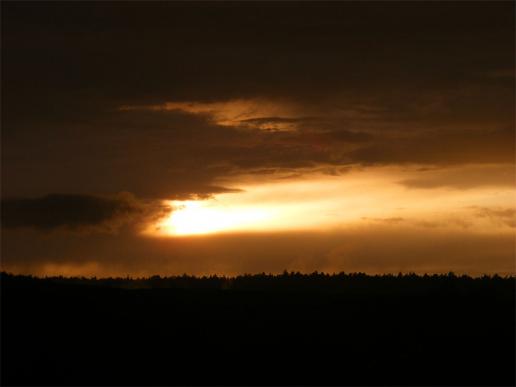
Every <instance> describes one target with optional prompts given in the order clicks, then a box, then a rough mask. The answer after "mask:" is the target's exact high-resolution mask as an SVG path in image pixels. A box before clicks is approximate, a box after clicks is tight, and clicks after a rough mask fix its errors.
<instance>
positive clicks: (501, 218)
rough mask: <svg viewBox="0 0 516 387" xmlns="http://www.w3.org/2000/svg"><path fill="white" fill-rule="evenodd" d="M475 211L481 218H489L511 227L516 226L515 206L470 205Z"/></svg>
mask: <svg viewBox="0 0 516 387" xmlns="http://www.w3.org/2000/svg"><path fill="white" fill-rule="evenodd" d="M470 208H471V209H472V210H473V211H474V213H475V214H476V215H477V216H479V217H481V218H488V219H489V220H491V221H493V222H495V223H497V224H502V225H506V226H508V227H511V228H516V209H515V208H499V207H498V208H489V207H480V206H472V207H470Z"/></svg>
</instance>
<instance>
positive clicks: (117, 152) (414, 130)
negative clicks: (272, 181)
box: [2, 2, 514, 198]
mask: <svg viewBox="0 0 516 387" xmlns="http://www.w3.org/2000/svg"><path fill="white" fill-rule="evenodd" d="M513 11H514V4H512V3H510V2H507V3H500V2H497V3H494V4H488V3H484V2H461V3H459V2H457V3H446V5H443V4H441V3H439V2H417V3H408V2H388V3H371V2H362V3H360V2H331V3H321V4H319V3H315V2H313V3H306V2H302V3H291V2H288V3H277V4H276V3H263V2H257V3H254V2H244V3H238V4H236V3H202V2H194V3H191V4H190V3H182V2H178V3H174V2H168V3H152V4H145V3H121V2H107V3H106V2H104V3H102V4H100V3H94V2H86V3H80V4H79V3H70V4H67V3H43V2H3V3H2V24H3V31H2V51H3V52H2V53H3V58H2V97H3V98H2V116H3V117H2V120H3V122H2V124H3V125H2V175H3V179H4V181H3V187H2V190H3V194H4V195H10V196H21V195H29V196H35V195H44V194H48V193H50V192H78V193H81V194H89V193H90V192H119V191H130V192H134V193H135V194H137V195H142V196H148V197H168V198H184V197H190V196H192V195H201V196H206V195H210V194H213V193H217V192H224V191H225V190H228V189H229V190H230V189H231V188H228V187H222V186H220V184H218V183H217V179H218V178H220V177H225V176H227V175H230V174H234V173H241V172H244V173H245V172H250V171H253V170H263V169H264V168H276V169H278V168H294V169H296V168H306V167H310V166H314V167H315V166H317V165H318V164H329V165H330V166H347V165H353V164H399V163H423V164H425V163H426V164H441V165H443V164H453V163H470V162H480V163H493V162H494V163H496V162H510V161H512V158H513V154H514V141H513V138H514V136H513V131H514V124H513V117H514V82H513V79H511V77H507V76H505V75H506V74H507V73H508V69H513V68H514V34H513V31H514V19H513V17H512V15H513ZM364 26H367V28H365V27H364ZM257 31H259V32H257ZM493 74H495V75H496V74H498V75H500V74H502V75H503V74H505V75H504V76H493ZM256 98H259V99H261V100H267V101H272V103H276V102H277V103H278V104H282V103H284V102H285V101H287V102H290V103H293V104H295V105H296V106H297V112H296V114H295V116H292V117H291V116H288V117H286V116H285V117H284V116H281V115H270V114H266V115H258V116H256V117H251V118H245V119H242V120H241V122H240V123H238V122H236V123H235V125H234V127H223V126H220V125H217V124H216V123H215V122H214V120H213V119H212V117H210V113H206V112H204V113H202V114H201V113H200V114H186V113H184V112H180V111H173V112H166V111H146V110H145V109H137V110H135V111H120V110H119V109H120V108H121V107H124V106H141V107H146V106H147V107H149V106H155V105H160V104H166V103H167V102H182V101H183V102H192V103H200V102H218V101H231V100H234V99H256ZM275 114H276V113H275ZM237 121H238V119H237ZM250 125H251V126H253V125H254V126H258V127H260V126H265V127H266V128H267V127H271V128H272V129H275V128H276V127H277V126H281V125H287V126H288V125H291V126H293V127H294V129H298V132H297V133H277V132H274V131H272V132H271V133H253V132H252V131H243V130H239V129H243V128H245V127H248V126H250ZM239 127H240V128H239ZM500 128H507V130H505V131H504V130H502V129H500ZM29 155H30V156H29Z"/></svg>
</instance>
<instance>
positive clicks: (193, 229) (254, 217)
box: [158, 200, 268, 236]
mask: <svg viewBox="0 0 516 387" xmlns="http://www.w3.org/2000/svg"><path fill="white" fill-rule="evenodd" d="M169 205H170V206H171V208H172V212H171V214H170V216H169V217H167V218H166V219H165V220H164V221H162V222H161V223H160V224H159V225H158V228H159V229H160V230H161V231H162V232H163V233H165V234H166V235H172V236H173V235H176V236H182V235H202V234H211V233H219V232H225V231H238V230H240V229H242V228H247V227H248V226H249V225H251V224H253V225H256V224H259V223H260V222H261V221H264V220H265V219H267V218H268V213H267V211H266V210H264V209H259V208H242V207H239V206H236V207H233V206H223V205H220V204H219V203H216V202H214V201H212V200H206V201H203V200H198V201H194V200H186V201H171V202H169Z"/></svg>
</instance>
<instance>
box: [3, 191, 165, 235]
mask: <svg viewBox="0 0 516 387" xmlns="http://www.w3.org/2000/svg"><path fill="white" fill-rule="evenodd" d="M1 204H2V207H1V208H2V227H4V228H33V229H38V230H46V231H48V230H54V229H60V228H61V229H67V230H72V231H114V230H116V229H117V228H118V227H120V226H121V225H123V224H125V223H128V222H130V221H131V220H134V219H135V217H140V218H143V217H148V218H150V217H153V216H158V215H159V214H160V213H161V214H164V213H165V209H164V208H162V207H161V206H160V205H158V204H156V203H153V204H149V203H146V204H144V203H142V202H139V201H138V200H137V199H136V198H135V197H134V196H133V195H131V194H129V193H120V194H118V195H116V196H113V197H103V196H91V195H63V194H52V195H47V196H44V197H38V198H6V199H3V200H2V203H1Z"/></svg>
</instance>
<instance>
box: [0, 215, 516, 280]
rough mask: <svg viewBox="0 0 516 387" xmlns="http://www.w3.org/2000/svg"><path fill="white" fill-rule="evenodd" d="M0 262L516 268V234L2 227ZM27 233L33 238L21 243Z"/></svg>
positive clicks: (148, 268)
mask: <svg viewBox="0 0 516 387" xmlns="http://www.w3.org/2000/svg"><path fill="white" fill-rule="evenodd" d="M7 232H8V233H9V237H8V238H4V241H3V244H2V254H3V255H2V268H3V269H4V270H9V271H13V272H24V273H32V274H39V275H43V274H60V273H80V270H81V269H82V268H84V267H87V268H88V271H87V273H88V274H89V275H97V276H109V275H119V276H125V275H127V274H130V275H134V276H138V275H153V274H161V275H167V274H179V275H180V274H183V273H189V274H196V275H203V274H215V273H217V274H230V275H231V274H242V273H260V272H262V271H264V272H273V273H281V272H282V271H283V270H284V269H287V270H294V271H297V270H299V271H302V272H313V271H314V270H318V271H327V272H334V271H336V272H339V271H347V272H355V271H363V272H367V273H398V272H399V271H403V272H410V271H414V272H418V273H425V272H426V273H433V272H444V273H446V272H448V271H450V270H451V271H455V272H457V273H469V274H472V275H481V274H483V273H491V274H492V273H505V274H509V273H510V274H514V273H515V272H516V267H515V263H514V253H515V250H514V248H515V247H514V235H513V233H503V234H496V235H493V234H482V233H472V232H468V231H466V230H460V229H457V230H446V231H442V230H439V229H434V228H417V227H412V226H404V225H403V223H399V224H398V225H397V226H396V227H393V226H392V225H391V224H382V223H379V224H378V225H367V226H365V227H361V228H356V229H350V230H342V231H339V232H320V233H317V232H315V233H314V232H306V233H304V232H290V233H265V234H227V235H212V236H198V237H191V238H141V237H137V236H135V235H131V234H128V233H121V234H120V235H117V237H116V238H113V237H112V236H109V235H105V234H89V235H87V236H79V235H76V234H71V235H69V236H68V238H67V239H66V240H65V241H63V238H62V237H60V236H59V235H50V236H46V237H45V236H44V235H41V233H30V234H28V235H25V234H22V233H21V231H20V230H7ZM27 238H30V240H31V243H30V244H27Z"/></svg>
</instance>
